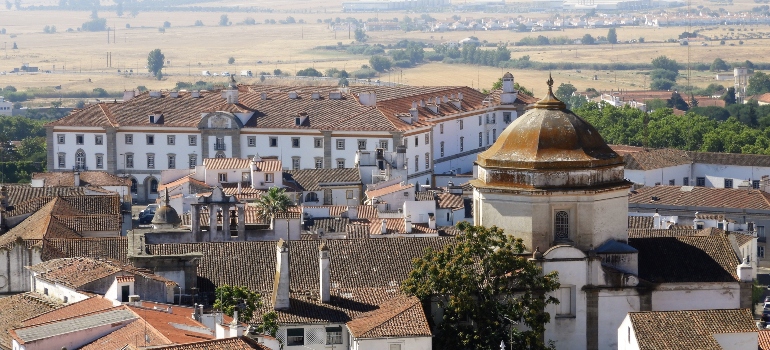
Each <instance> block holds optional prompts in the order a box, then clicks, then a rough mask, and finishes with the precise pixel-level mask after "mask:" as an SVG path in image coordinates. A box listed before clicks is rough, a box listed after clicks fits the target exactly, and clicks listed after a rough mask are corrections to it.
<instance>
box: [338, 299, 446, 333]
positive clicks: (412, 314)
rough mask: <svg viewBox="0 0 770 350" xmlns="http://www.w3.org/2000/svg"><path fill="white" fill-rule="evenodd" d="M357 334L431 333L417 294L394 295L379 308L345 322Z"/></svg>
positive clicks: (351, 331)
mask: <svg viewBox="0 0 770 350" xmlns="http://www.w3.org/2000/svg"><path fill="white" fill-rule="evenodd" d="M347 326H348V329H349V330H350V333H351V334H352V335H353V336H354V337H356V338H359V339H361V338H390V337H396V338H397V337H419V336H422V337H430V336H431V335H432V333H431V331H430V326H429V325H428V320H427V318H425V311H424V310H423V309H422V303H421V302H420V300H419V299H417V298H416V297H413V296H412V297H407V296H397V297H394V298H392V299H390V300H388V301H386V302H385V303H383V304H380V305H379V309H377V310H374V311H370V312H368V313H365V314H363V315H360V316H358V317H356V318H355V319H354V320H353V321H350V322H348V323H347Z"/></svg>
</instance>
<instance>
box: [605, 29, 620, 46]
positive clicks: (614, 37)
mask: <svg viewBox="0 0 770 350" xmlns="http://www.w3.org/2000/svg"><path fill="white" fill-rule="evenodd" d="M607 41H609V42H610V44H617V43H618V33H617V31H616V30H615V28H610V30H609V31H608V32H607Z"/></svg>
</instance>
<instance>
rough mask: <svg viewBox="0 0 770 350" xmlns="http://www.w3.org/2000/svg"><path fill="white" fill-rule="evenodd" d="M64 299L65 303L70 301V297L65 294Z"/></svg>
mask: <svg viewBox="0 0 770 350" xmlns="http://www.w3.org/2000/svg"><path fill="white" fill-rule="evenodd" d="M62 301H64V303H65V304H66V303H67V302H69V301H70V298H69V297H67V296H66V295H65V296H64V297H62Z"/></svg>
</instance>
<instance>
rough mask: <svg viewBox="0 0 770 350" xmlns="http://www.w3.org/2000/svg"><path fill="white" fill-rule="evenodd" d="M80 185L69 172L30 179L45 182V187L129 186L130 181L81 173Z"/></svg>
mask: <svg viewBox="0 0 770 350" xmlns="http://www.w3.org/2000/svg"><path fill="white" fill-rule="evenodd" d="M79 175H80V183H78V184H76V183H75V173H74V172H71V171H61V172H47V173H33V174H32V179H42V180H45V186H46V187H50V186H98V187H101V186H131V180H129V179H128V178H124V177H119V176H115V175H112V174H110V173H108V172H106V171H81V172H79Z"/></svg>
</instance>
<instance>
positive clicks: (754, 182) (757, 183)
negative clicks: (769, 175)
mask: <svg viewBox="0 0 770 350" xmlns="http://www.w3.org/2000/svg"><path fill="white" fill-rule="evenodd" d="M761 185H762V183H761V182H760V181H759V180H751V188H752V189H755V190H758V189H759V187H760V186H761Z"/></svg>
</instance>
